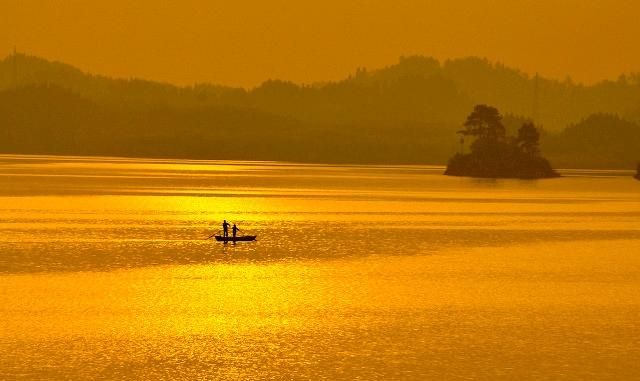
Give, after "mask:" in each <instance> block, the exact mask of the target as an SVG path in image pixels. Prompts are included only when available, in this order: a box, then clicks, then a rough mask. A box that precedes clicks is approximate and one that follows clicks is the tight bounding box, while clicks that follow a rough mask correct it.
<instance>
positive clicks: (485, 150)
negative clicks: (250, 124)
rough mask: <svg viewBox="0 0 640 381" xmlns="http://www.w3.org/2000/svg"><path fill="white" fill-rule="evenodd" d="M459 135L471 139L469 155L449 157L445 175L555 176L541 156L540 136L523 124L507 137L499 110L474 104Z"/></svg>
mask: <svg viewBox="0 0 640 381" xmlns="http://www.w3.org/2000/svg"><path fill="white" fill-rule="evenodd" d="M458 133H459V134H461V135H462V136H464V137H471V138H473V139H474V141H473V143H472V144H471V146H470V147H471V153H469V154H464V153H459V154H457V155H455V156H454V157H452V158H451V160H449V165H448V167H447V170H446V172H445V174H446V175H450V176H470V177H489V178H522V179H537V178H549V177H557V176H558V174H557V173H556V172H555V171H554V170H553V169H552V168H551V165H550V164H549V162H548V161H547V160H546V159H545V158H543V157H541V156H540V133H539V132H538V129H537V128H536V127H535V125H534V124H533V123H531V122H527V123H524V124H523V125H522V127H520V129H519V130H518V135H517V136H515V137H512V136H507V135H506V129H505V127H504V125H503V124H502V115H500V112H499V111H498V109H496V108H495V107H491V106H487V105H477V106H476V107H475V108H474V110H473V111H472V112H471V114H469V116H468V117H467V120H466V121H465V123H464V129H462V130H460V131H458Z"/></svg>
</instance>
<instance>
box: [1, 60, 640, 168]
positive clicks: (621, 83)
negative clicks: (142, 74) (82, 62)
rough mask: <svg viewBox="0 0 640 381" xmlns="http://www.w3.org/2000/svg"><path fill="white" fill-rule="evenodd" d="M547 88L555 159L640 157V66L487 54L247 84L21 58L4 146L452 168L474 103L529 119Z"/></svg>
mask: <svg viewBox="0 0 640 381" xmlns="http://www.w3.org/2000/svg"><path fill="white" fill-rule="evenodd" d="M536 82H537V85H536ZM535 86H537V88H538V94H539V98H538V104H539V107H538V112H537V114H538V116H539V117H538V122H539V124H540V125H542V127H543V128H544V130H545V131H546V133H544V134H543V138H542V139H543V141H545V144H544V147H545V151H546V152H545V154H546V156H548V157H549V158H550V159H552V160H553V161H554V162H557V163H558V165H560V166H572V167H585V166H589V167H625V168H631V167H632V166H633V165H634V164H635V161H629V160H630V158H631V156H632V155H633V158H634V160H637V157H636V156H637V152H639V151H640V143H639V142H640V127H638V125H637V121H638V120H640V76H638V75H632V76H622V77H620V78H619V79H618V80H616V81H608V82H602V83H599V84H595V85H592V86H584V85H580V84H573V83H571V82H570V81H564V82H560V81H554V80H548V79H543V78H539V79H535V78H532V77H530V76H527V75H526V74H524V73H521V72H519V71H517V70H514V69H510V68H507V67H505V66H502V65H498V64H492V63H490V62H489V61H487V60H483V59H478V58H466V59H458V60H450V61H446V62H442V63H441V62H438V61H436V60H434V59H431V58H425V57H408V58H402V59H401V60H400V61H399V63H398V64H396V65H393V66H390V67H386V68H383V69H380V70H375V71H367V70H364V69H358V70H357V71H356V73H354V75H352V76H350V77H348V78H346V79H344V80H342V81H339V82H327V83H317V84H310V85H297V84H293V83H290V82H286V81H280V80H269V81H266V82H264V83H263V84H262V85H261V86H258V87H256V88H253V89H242V88H231V87H225V86H218V85H211V84H197V85H193V86H187V87H178V86H173V85H171V84H166V83H158V82H153V81H146V80H138V79H112V78H108V77H104V76H98V75H90V74H86V73H84V72H82V71H80V70H78V69H76V68H74V67H72V66H69V65H66V64H62V63H57V62H50V61H47V60H44V59H41V58H37V57H31V56H27V55H22V54H17V55H12V56H9V57H6V58H5V59H4V60H2V61H0V151H2V152H7V153H47V154H87V155H98V154H99V155H124V156H152V157H185V158H215V159H264V160H294V161H315V162H354V163H365V162H371V163H431V164H444V163H445V162H446V161H447V159H448V157H450V156H451V154H452V153H453V152H456V151H457V150H458V149H459V146H458V139H457V137H456V135H455V132H456V130H457V129H459V126H460V125H461V123H462V121H463V120H464V117H465V115H466V113H467V112H468V110H469V109H470V108H472V107H473V105H475V104H477V103H486V104H492V105H495V106H496V107H499V108H500V109H501V110H503V112H504V113H505V121H504V122H505V126H506V127H507V129H509V128H517V126H519V125H520V124H521V121H522V120H526V119H528V118H531V114H532V113H533V103H534V99H533V98H534V96H533V94H534V87H535ZM592 115H593V116H592ZM567 126H570V127H569V128H567V129H566V130H565V127H567ZM602 141H606V142H607V144H604V145H601V144H595V143H594V142H602ZM592 143H593V144H592Z"/></svg>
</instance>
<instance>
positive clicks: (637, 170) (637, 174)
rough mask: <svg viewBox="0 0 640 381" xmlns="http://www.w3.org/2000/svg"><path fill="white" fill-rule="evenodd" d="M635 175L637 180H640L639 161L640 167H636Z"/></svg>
mask: <svg viewBox="0 0 640 381" xmlns="http://www.w3.org/2000/svg"><path fill="white" fill-rule="evenodd" d="M633 177H635V178H636V179H637V180H640V163H638V169H636V175H635V176H633Z"/></svg>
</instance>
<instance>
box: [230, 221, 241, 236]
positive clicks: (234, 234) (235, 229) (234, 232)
mask: <svg viewBox="0 0 640 381" xmlns="http://www.w3.org/2000/svg"><path fill="white" fill-rule="evenodd" d="M231 231H232V232H233V239H234V240H235V239H236V235H237V233H238V231H240V229H238V227H237V226H236V224H233V228H231Z"/></svg>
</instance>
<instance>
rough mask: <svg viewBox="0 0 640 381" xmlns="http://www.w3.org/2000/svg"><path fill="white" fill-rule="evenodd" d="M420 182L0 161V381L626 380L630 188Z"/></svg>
mask: <svg viewBox="0 0 640 381" xmlns="http://www.w3.org/2000/svg"><path fill="white" fill-rule="evenodd" d="M441 172H442V169H441V168H435V167H422V166H394V167H388V166H325V165H298V164H288V163H276V162H271V163H270V162H259V163H258V162H204V161H178V160H172V161H169V160H129V159H115V158H100V159H89V158H77V157H42V156H39V157H35V156H33V157H30V156H0V379H7V380H13V379H25V380H37V379H55V380H59V379H126V380H161V379H220V380H265V379H273V380H283V379H314V380H339V379H344V380H355V379H362V380H389V379H402V380H424V379H433V380H441V379H442V380H500V379H504V380H637V379H638V378H639V377H640V361H638V360H639V359H640V357H639V355H638V353H640V319H639V317H640V182H638V181H635V180H633V179H632V178H631V177H630V176H629V174H628V173H625V172H614V171H604V172H603V171H565V172H564V173H565V174H566V176H565V177H563V178H560V179H553V180H544V181H517V180H500V181H491V180H472V179H462V178H450V177H445V176H441ZM225 218H226V219H227V220H229V221H232V222H235V223H237V224H238V225H239V227H240V228H241V229H243V232H244V233H246V234H257V235H258V240H257V242H253V243H242V244H237V245H223V244H217V243H214V242H212V241H210V240H205V239H204V238H206V237H208V236H209V235H211V234H213V233H215V232H216V231H217V230H218V229H219V227H218V226H219V224H220V223H221V221H222V220H223V219H225Z"/></svg>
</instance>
